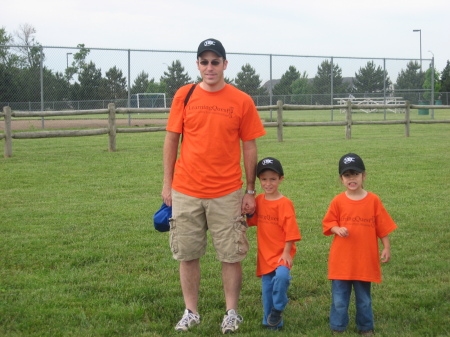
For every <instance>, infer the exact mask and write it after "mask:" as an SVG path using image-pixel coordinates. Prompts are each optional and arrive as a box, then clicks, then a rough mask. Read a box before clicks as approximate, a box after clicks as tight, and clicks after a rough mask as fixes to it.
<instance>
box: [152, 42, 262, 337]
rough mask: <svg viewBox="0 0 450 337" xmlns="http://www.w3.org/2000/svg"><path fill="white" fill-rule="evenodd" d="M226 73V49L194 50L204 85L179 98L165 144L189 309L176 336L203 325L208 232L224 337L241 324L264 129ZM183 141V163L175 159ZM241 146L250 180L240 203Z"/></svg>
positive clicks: (204, 45)
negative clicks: (248, 219) (218, 274)
mask: <svg viewBox="0 0 450 337" xmlns="http://www.w3.org/2000/svg"><path fill="white" fill-rule="evenodd" d="M227 65H228V60H227V59H226V53H225V49H224V47H223V46H222V43H221V42H220V41H218V40H215V39H207V40H205V41H203V42H201V43H200V45H199V47H198V50H197V67H198V70H199V71H200V75H201V77H202V82H201V83H199V84H198V85H197V86H196V87H195V88H194V90H193V91H192V92H191V96H190V97H189V101H188V103H187V104H186V106H185V100H186V96H187V95H188V92H189V90H190V89H191V88H192V85H187V86H184V87H182V88H180V89H179V90H178V91H177V93H176V94H175V97H174V100H173V103H172V107H171V111H170V116H169V120H168V124H167V129H166V130H167V134H166V138H165V142H164V158H163V161H164V185H163V189H162V193H161V195H162V198H163V201H164V203H166V204H167V205H169V206H170V205H172V218H173V220H172V222H171V229H170V246H171V250H172V253H173V257H174V258H175V259H176V260H178V261H180V283H181V289H182V292H183V298H184V302H185V306H186V309H185V311H184V315H183V317H182V319H181V320H180V321H179V322H178V324H177V325H176V327H175V330H179V331H187V330H188V329H189V328H190V327H192V326H194V325H197V324H199V323H200V315H199V314H198V311H197V304H198V291H199V287H200V257H201V256H203V255H204V254H205V252H206V231H209V232H210V234H211V238H212V241H213V244H214V247H215V250H216V254H217V258H218V259H219V261H221V263H222V283H223V289H224V294H225V302H226V314H225V316H224V319H223V322H222V325H221V329H222V333H224V334H225V333H230V332H234V331H235V330H237V329H238V328H239V324H240V323H241V322H242V320H243V319H242V316H240V315H238V314H237V305H238V299H239V294H240V290H241V284H242V269H241V264H240V261H242V260H243V259H244V258H245V256H246V253H247V250H248V241H247V237H246V233H245V231H246V226H244V225H243V218H242V214H243V213H245V212H247V213H253V212H254V209H255V179H256V163H257V157H258V156H257V147H256V138H258V137H261V136H263V135H265V131H264V127H263V125H262V123H261V119H260V117H259V115H258V112H257V110H256V107H255V105H254V102H253V100H252V99H251V97H250V96H248V95H247V94H245V93H243V92H242V91H240V90H238V89H236V88H235V87H233V86H232V85H229V84H226V83H225V79H224V71H225V70H226V68H227ZM180 135H182V138H181V149H180V156H179V158H178V159H177V153H178V144H179V143H180ZM241 142H242V152H243V158H244V169H245V177H246V191H245V193H244V196H243V197H242V190H241V189H242V185H243V181H242V170H241V165H240V158H241Z"/></svg>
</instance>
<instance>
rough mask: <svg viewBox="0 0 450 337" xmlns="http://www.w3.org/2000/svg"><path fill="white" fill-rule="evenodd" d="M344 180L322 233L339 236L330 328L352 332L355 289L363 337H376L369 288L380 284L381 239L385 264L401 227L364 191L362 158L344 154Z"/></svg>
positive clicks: (331, 273)
mask: <svg viewBox="0 0 450 337" xmlns="http://www.w3.org/2000/svg"><path fill="white" fill-rule="evenodd" d="M339 177H340V179H341V182H342V184H343V185H344V187H345V188H346V191H345V192H343V193H341V194H339V195H337V196H336V197H334V199H333V200H332V201H331V204H330V207H329V208H328V211H327V213H326V215H325V217H324V219H323V221H322V224H323V234H325V235H334V239H333V243H332V244H331V249H330V257H329V259H328V279H330V280H331V287H332V303H331V310H330V328H331V330H332V331H333V333H335V334H336V333H342V332H344V331H345V329H346V328H347V325H348V321H349V318H348V306H349V301H350V295H351V292H352V287H353V289H354V290H355V299H356V325H357V327H358V330H359V333H360V334H361V335H364V336H372V335H373V329H374V322H373V313H372V298H371V295H370V288H371V287H370V286H371V282H376V283H380V282H381V268H380V259H379V257H378V254H379V253H378V238H380V240H381V242H382V243H383V251H382V252H381V260H382V262H384V263H386V262H388V261H389V259H390V257H391V253H390V243H389V237H388V234H389V233H390V232H392V231H393V230H394V229H396V228H397V226H396V225H395V223H394V221H393V220H392V218H391V217H390V215H389V214H388V212H387V211H386V209H385V208H384V206H383V204H382V202H381V200H380V199H379V198H378V196H377V195H376V194H374V193H371V192H367V191H366V190H365V189H364V187H363V183H364V181H365V179H366V168H365V166H364V163H363V161H362V159H361V157H360V156H358V155H357V154H355V153H348V154H346V155H344V156H342V157H341V159H340V160H339Z"/></svg>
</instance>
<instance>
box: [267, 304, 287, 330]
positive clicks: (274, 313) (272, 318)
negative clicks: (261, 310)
mask: <svg viewBox="0 0 450 337" xmlns="http://www.w3.org/2000/svg"><path fill="white" fill-rule="evenodd" d="M282 313H283V312H282V311H280V310H277V309H274V308H272V310H271V311H270V314H269V316H267V324H268V325H270V326H277V325H278V324H280V323H281V320H282V319H283V317H282V316H281V314H282Z"/></svg>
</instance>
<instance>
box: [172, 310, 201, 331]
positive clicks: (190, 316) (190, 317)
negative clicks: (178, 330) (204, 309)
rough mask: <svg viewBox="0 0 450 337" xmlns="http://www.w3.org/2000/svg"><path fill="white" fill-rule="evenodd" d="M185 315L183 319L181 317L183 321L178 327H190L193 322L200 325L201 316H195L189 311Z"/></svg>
mask: <svg viewBox="0 0 450 337" xmlns="http://www.w3.org/2000/svg"><path fill="white" fill-rule="evenodd" d="M186 311H187V312H185V313H184V315H183V317H181V320H180V321H179V322H178V324H177V326H187V327H190V326H191V325H190V324H189V323H190V322H191V321H194V322H195V323H197V324H198V321H199V319H200V316H199V315H196V314H194V313H193V312H192V311H188V310H186Z"/></svg>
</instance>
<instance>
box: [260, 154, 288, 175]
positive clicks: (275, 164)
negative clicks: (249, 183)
mask: <svg viewBox="0 0 450 337" xmlns="http://www.w3.org/2000/svg"><path fill="white" fill-rule="evenodd" d="M265 170H271V171H274V172H276V173H278V174H279V175H280V176H284V172H283V167H282V166H281V163H280V161H279V160H278V159H275V158H272V157H266V158H264V159H261V160H260V161H259V163H258V165H257V166H256V176H257V177H259V175H260V174H261V173H262V172H263V171H265Z"/></svg>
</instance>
